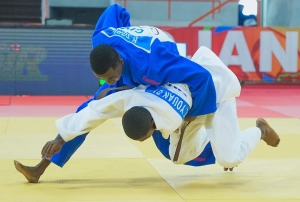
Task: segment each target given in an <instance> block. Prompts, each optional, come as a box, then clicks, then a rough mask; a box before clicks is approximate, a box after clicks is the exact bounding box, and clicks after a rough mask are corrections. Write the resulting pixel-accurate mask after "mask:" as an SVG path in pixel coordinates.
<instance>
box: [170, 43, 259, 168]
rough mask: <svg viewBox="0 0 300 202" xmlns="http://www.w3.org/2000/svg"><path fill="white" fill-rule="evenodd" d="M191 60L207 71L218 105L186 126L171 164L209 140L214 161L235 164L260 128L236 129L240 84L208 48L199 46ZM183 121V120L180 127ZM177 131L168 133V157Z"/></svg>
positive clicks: (184, 159) (188, 156)
mask: <svg viewBox="0 0 300 202" xmlns="http://www.w3.org/2000/svg"><path fill="white" fill-rule="evenodd" d="M191 60H192V61H194V62H196V63H199V64H200V65H201V66H202V67H204V68H205V69H207V70H208V71H209V72H210V73H211V75H212V78H213V80H214V84H215V88H216V94H217V104H218V108H217V111H216V112H215V113H213V114H209V115H205V116H199V117H197V118H196V120H194V121H192V122H191V123H190V124H189V126H188V127H186V129H185V132H184V136H183V141H182V144H181V150H180V154H179V158H178V160H177V162H174V163H177V164H183V163H185V162H188V161H190V160H192V159H194V158H196V157H197V156H198V155H199V154H200V153H201V152H202V151H203V149H204V147H205V146H206V144H207V142H208V141H210V143H211V146H212V150H213V153H214V155H215V157H216V160H217V162H218V163H219V164H220V165H221V166H224V167H226V168H232V167H235V166H237V165H238V164H239V163H241V162H243V161H244V160H245V158H246V157H247V156H248V155H249V154H250V152H251V151H252V150H253V149H254V148H255V147H256V145H257V144H258V142H259V140H260V139H261V131H260V129H259V128H257V127H251V128H247V129H246V130H244V131H241V130H240V128H239V123H238V117H237V111H236V100H235V97H238V96H239V95H240V91H241V86H240V83H239V81H238V79H237V77H236V76H235V75H234V74H233V72H232V71H231V70H229V69H228V68H227V67H226V66H225V64H224V63H223V62H222V61H221V60H220V59H219V57H217V56H216V55H215V54H214V53H213V52H212V51H211V50H210V49H208V48H206V47H200V48H199V49H198V51H197V52H196V53H195V54H194V56H193V57H192V59H191ZM185 124H186V122H184V123H183V124H182V126H183V125H185ZM182 126H181V127H182ZM203 126H205V128H204V127H203ZM180 130H181V128H180V129H179V130H178V132H174V133H172V134H171V136H170V137H171V139H170V143H171V144H170V150H169V152H170V156H171V158H173V157H174V154H175V150H176V147H177V143H178V140H179V135H180ZM199 152H200V153H199Z"/></svg>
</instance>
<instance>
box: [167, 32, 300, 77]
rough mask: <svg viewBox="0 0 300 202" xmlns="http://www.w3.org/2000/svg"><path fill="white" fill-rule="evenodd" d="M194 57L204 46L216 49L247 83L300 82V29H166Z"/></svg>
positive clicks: (185, 52)
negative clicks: (199, 48)
mask: <svg viewBox="0 0 300 202" xmlns="http://www.w3.org/2000/svg"><path fill="white" fill-rule="evenodd" d="M162 29H163V30H164V31H166V32H168V33H169V34H170V35H171V36H172V37H173V38H174V40H175V41H176V42H177V43H178V47H179V48H180V49H181V52H182V53H183V54H186V56H187V57H191V56H192V55H193V53H194V52H195V51H196V50H197V49H198V47H200V46H206V47H208V48H210V49H212V50H213V51H214V52H215V53H216V54H217V55H218V56H219V57H220V58H221V60H222V61H223V62H224V63H225V64H226V65H227V66H228V67H229V68H230V69H231V70H233V72H234V73H235V74H236V75H237V77H238V78H239V79H240V80H246V81H266V82H280V81H290V82H292V81H300V40H299V33H300V28H282V27H276V28H274V27H272V28H264V27H184V28H166V27H165V28H162Z"/></svg>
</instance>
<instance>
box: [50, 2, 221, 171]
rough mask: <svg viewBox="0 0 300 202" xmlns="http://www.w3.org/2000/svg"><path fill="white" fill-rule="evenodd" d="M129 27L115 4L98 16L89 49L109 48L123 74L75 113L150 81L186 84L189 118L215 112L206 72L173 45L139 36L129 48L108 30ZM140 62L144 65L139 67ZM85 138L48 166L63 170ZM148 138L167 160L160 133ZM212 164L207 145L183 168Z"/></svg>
mask: <svg viewBox="0 0 300 202" xmlns="http://www.w3.org/2000/svg"><path fill="white" fill-rule="evenodd" d="M129 26H130V15H129V13H128V12H127V10H126V9H125V8H123V7H121V6H119V5H117V4H114V5H112V6H110V7H108V8H107V9H106V10H105V11H104V12H103V13H102V15H101V16H100V18H99V20H98V22H97V24H96V27H95V30H94V33H93V36H92V46H93V47H96V46H97V45H100V44H109V45H111V46H113V47H114V48H115V49H116V50H117V51H118V53H119V54H120V55H121V57H122V58H123V60H124V66H123V73H122V76H121V78H120V80H119V81H118V82H116V83H115V84H113V85H109V84H104V85H103V86H101V87H100V88H99V90H98V91H97V92H96V94H95V95H94V97H93V98H92V99H90V100H88V101H86V102H85V103H83V104H82V105H81V106H79V108H78V109H77V111H76V112H78V111H80V110H81V109H83V108H85V107H86V106H87V105H88V103H89V102H90V101H92V100H95V99H97V97H98V95H99V94H100V93H101V92H102V90H104V89H106V88H115V87H120V86H125V85H127V86H134V87H136V86H138V85H139V84H143V85H149V84H153V82H152V83H147V82H148V81H150V80H151V81H155V83H157V84H158V85H164V84H166V83H168V82H170V83H184V84H187V85H188V86H189V87H190V90H191V93H192V98H193V106H192V108H191V109H190V111H189V112H188V115H189V116H199V115H203V114H209V113H212V112H215V111H216V108H217V107H216V93H215V88H214V85H213V81H212V78H211V75H210V73H209V72H208V71H207V70H205V69H204V68H203V67H201V66H200V65H198V64H196V63H193V62H191V61H190V60H188V59H185V58H183V57H181V56H180V55H179V54H178V50H177V47H176V44H175V43H173V42H160V41H159V40H154V41H153V43H152V42H151V43H150V41H152V40H151V37H147V36H143V37H141V41H139V40H136V42H137V43H136V44H132V42H130V43H129V41H128V38H130V36H128V35H126V36H127V38H126V37H124V36H123V35H118V32H112V30H113V29H112V28H120V27H129ZM141 30H142V29H140V30H139V31H141ZM141 49H144V50H145V49H147V51H141ZM151 51H152V52H151ZM150 53H151V54H150ZM141 61H144V62H143V63H141ZM145 61H146V62H145ZM149 64H153V65H154V66H151V65H149ZM182 75H185V77H182ZM143 78H147V79H143ZM149 78H151V79H149ZM114 92H116V91H110V92H109V93H107V95H109V94H112V93H114ZM107 95H106V96H107ZM86 136H87V134H84V135H81V136H78V137H76V138H74V139H73V140H71V141H68V142H66V143H65V144H64V146H63V147H62V149H61V151H60V152H59V153H58V154H55V155H53V156H52V158H51V162H52V163H54V164H56V165H58V166H60V167H63V166H64V164H65V163H66V162H67V161H68V160H69V159H70V157H71V156H72V155H73V154H74V153H75V151H76V150H77V149H78V148H79V147H80V146H81V144H82V143H83V142H84V140H85V138H86ZM152 137H153V139H154V142H155V144H156V146H157V148H158V149H159V150H160V152H161V153H162V154H163V155H164V156H165V157H166V158H168V159H170V156H169V145H170V143H169V140H168V139H164V138H163V137H162V135H161V133H160V131H155V132H154V133H153V136H152ZM214 163H215V157H214V155H213V152H212V149H211V145H210V143H208V144H207V146H206V147H205V149H204V151H203V152H202V153H201V155H200V156H198V157H197V158H195V159H194V160H192V161H190V162H187V163H186V165H191V166H203V165H208V164H214Z"/></svg>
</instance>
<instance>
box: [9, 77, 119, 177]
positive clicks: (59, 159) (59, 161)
mask: <svg viewBox="0 0 300 202" xmlns="http://www.w3.org/2000/svg"><path fill="white" fill-rule="evenodd" d="M120 80H121V81H118V82H117V83H115V84H113V85H108V84H104V85H103V86H101V87H100V88H99V90H98V91H97V92H96V93H95V95H94V97H93V98H92V99H90V100H88V101H86V102H84V103H83V104H82V105H80V106H79V107H78V109H77V111H76V112H78V111H80V110H81V109H83V108H85V107H86V106H87V105H88V103H89V102H90V101H92V100H94V99H97V98H98V95H99V94H100V93H101V92H102V91H103V90H104V89H106V88H114V87H120V86H124V83H123V81H122V79H120ZM114 92H115V91H113V92H109V93H107V95H108V94H112V93H114ZM87 134H88V133H86V134H84V135H81V136H78V137H76V138H74V139H73V140H71V141H68V142H66V143H64V145H63V147H62V149H61V150H60V152H59V153H57V154H54V155H53V156H52V158H51V159H50V160H48V159H46V158H42V160H41V161H40V163H38V164H37V165H36V166H25V165H22V164H21V163H19V162H18V161H14V165H15V168H16V169H17V170H18V171H19V172H20V173H21V174H23V175H24V176H25V178H26V179H27V180H28V182H31V183H37V182H38V181H39V179H40V176H41V175H42V174H43V173H44V172H45V170H46V169H47V168H48V166H49V165H50V163H51V162H52V163H54V164H56V165H58V166H60V167H63V166H64V165H65V163H66V162H67V161H68V160H69V159H70V158H71V156H72V155H73V154H74V153H75V152H76V150H77V149H78V148H79V147H80V146H81V145H82V143H83V142H84V140H85V138H86V136H87ZM56 138H61V137H60V136H59V135H57V136H56Z"/></svg>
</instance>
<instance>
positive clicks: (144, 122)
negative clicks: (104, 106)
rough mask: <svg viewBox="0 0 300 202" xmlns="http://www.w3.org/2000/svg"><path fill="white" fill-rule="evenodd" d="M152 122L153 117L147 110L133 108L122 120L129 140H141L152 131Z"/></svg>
mask: <svg viewBox="0 0 300 202" xmlns="http://www.w3.org/2000/svg"><path fill="white" fill-rule="evenodd" d="M152 120H153V118H152V115H151V113H150V112H149V111H148V110H147V109H146V108H144V107H137V106H136V107H132V108H131V109H129V110H128V111H127V112H125V114H124V115H123V118H122V124H123V129H124V132H125V134H126V135H127V136H128V137H129V138H131V139H133V140H140V139H142V138H143V137H145V136H146V135H147V133H148V132H149V130H150V129H151V126H152Z"/></svg>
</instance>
